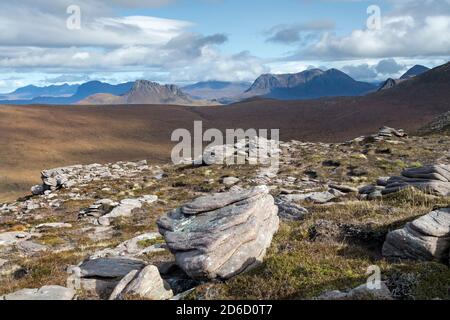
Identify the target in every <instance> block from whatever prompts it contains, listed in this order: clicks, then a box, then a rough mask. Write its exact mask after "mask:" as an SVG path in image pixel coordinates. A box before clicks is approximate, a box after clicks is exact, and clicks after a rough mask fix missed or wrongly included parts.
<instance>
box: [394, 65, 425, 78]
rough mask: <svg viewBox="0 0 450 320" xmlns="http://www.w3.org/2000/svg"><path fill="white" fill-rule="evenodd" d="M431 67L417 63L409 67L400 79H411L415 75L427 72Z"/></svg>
mask: <svg viewBox="0 0 450 320" xmlns="http://www.w3.org/2000/svg"><path fill="white" fill-rule="evenodd" d="M430 70H431V69H430V68H428V67H425V66H421V65H415V66H414V67H412V68H411V69H409V70H408V71H406V73H405V74H404V75H402V76H401V77H400V79H403V80H405V79H409V78H411V77H415V76H418V75H421V74H422V73H425V72H427V71H430Z"/></svg>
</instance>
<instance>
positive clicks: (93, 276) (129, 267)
mask: <svg viewBox="0 0 450 320" xmlns="http://www.w3.org/2000/svg"><path fill="white" fill-rule="evenodd" d="M145 265H146V264H145V262H143V261H141V260H138V259H126V258H99V259H89V260H86V261H84V262H82V263H81V264H80V265H78V266H76V267H71V268H69V269H68V273H70V274H71V276H69V278H68V279H67V286H68V287H69V288H72V289H75V290H82V291H84V292H86V294H88V295H90V296H94V297H100V298H105V299H106V298H108V297H109V296H110V295H111V293H112V292H113V290H114V288H115V287H116V286H117V284H118V283H119V282H120V280H121V279H122V278H123V277H125V276H126V275H127V274H128V273H130V272H131V271H133V270H138V271H139V270H141V269H143V268H144V267H145Z"/></svg>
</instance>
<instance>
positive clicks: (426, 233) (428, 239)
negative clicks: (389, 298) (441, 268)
mask: <svg viewBox="0 0 450 320" xmlns="http://www.w3.org/2000/svg"><path fill="white" fill-rule="evenodd" d="M449 248H450V208H445V209H439V210H435V211H432V212H430V213H429V214H427V215H425V216H423V217H420V218H419V219H417V220H414V221H413V222H410V223H408V224H406V225H405V227H403V228H402V229H399V230H395V231H392V232H390V233H389V234H388V235H387V237H386V242H385V243H384V245H383V256H385V257H387V258H390V259H413V260H423V261H429V260H436V261H441V262H445V263H448V259H449V254H448V252H449Z"/></svg>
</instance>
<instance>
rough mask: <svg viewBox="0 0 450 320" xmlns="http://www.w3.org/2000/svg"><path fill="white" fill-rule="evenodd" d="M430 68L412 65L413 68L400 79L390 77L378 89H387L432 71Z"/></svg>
mask: <svg viewBox="0 0 450 320" xmlns="http://www.w3.org/2000/svg"><path fill="white" fill-rule="evenodd" d="M430 70H431V69H430V68H427V67H424V66H421V65H415V66H414V67H412V68H411V69H409V70H408V71H406V73H405V74H404V75H402V76H401V77H400V79H392V78H389V79H387V80H386V81H385V82H384V83H383V84H382V85H381V86H380V88H379V89H378V91H381V90H387V89H391V88H393V87H395V86H397V85H398V84H400V83H402V82H403V81H407V80H410V79H412V78H414V77H416V76H418V75H421V74H423V73H425V72H427V71H430Z"/></svg>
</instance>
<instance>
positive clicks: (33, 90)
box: [0, 83, 79, 100]
mask: <svg viewBox="0 0 450 320" xmlns="http://www.w3.org/2000/svg"><path fill="white" fill-rule="evenodd" d="M78 87H79V85H77V84H75V85H69V84H67V83H65V84H63V85H51V86H46V87H37V86H34V85H29V86H26V87H22V88H19V89H17V90H15V91H13V92H11V93H6V94H0V100H31V99H34V98H36V97H70V96H72V95H74V94H75V93H76V92H77V89H78Z"/></svg>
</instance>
